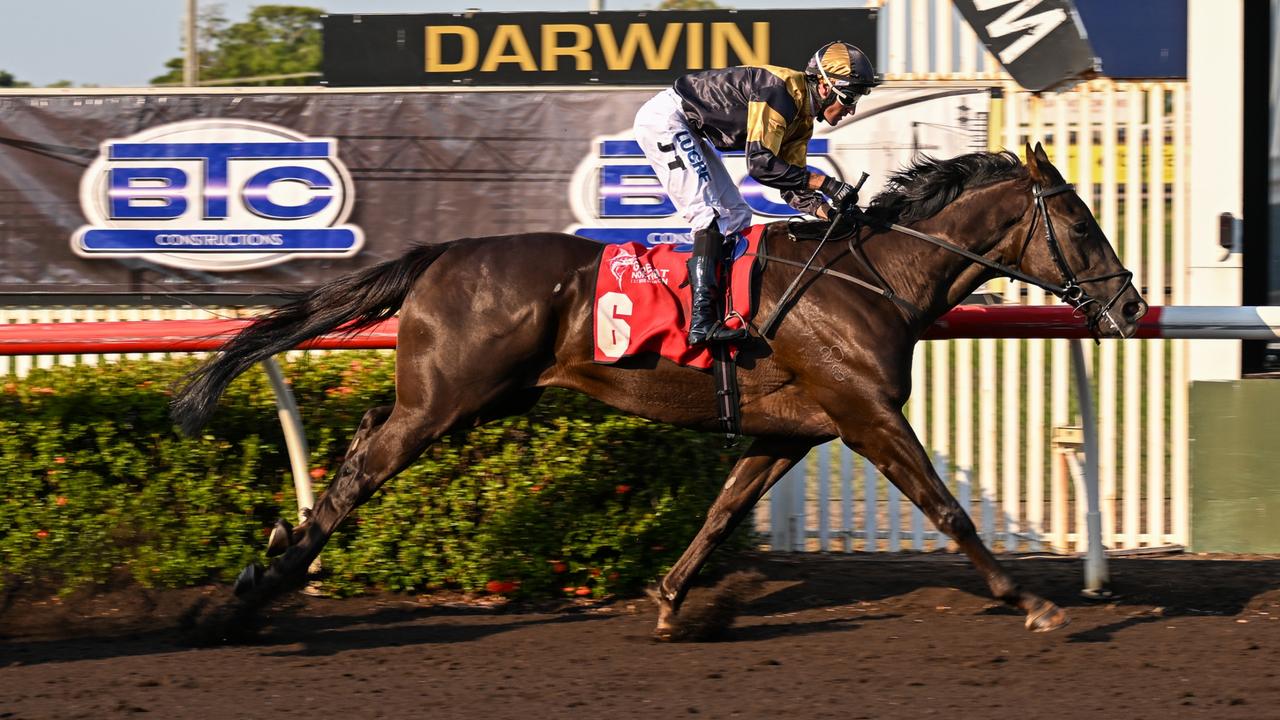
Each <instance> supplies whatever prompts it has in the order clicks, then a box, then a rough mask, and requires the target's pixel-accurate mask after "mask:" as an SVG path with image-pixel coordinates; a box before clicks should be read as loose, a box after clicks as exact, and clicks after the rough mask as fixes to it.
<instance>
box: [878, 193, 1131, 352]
mask: <svg viewBox="0 0 1280 720" xmlns="http://www.w3.org/2000/svg"><path fill="white" fill-rule="evenodd" d="M1075 189H1076V186H1075V185H1072V184H1071V183H1063V184H1062V185H1055V186H1053V187H1051V188H1049V189H1047V190H1041V189H1040V185H1039V184H1035V183H1033V184H1032V185H1031V195H1032V197H1034V198H1035V204H1034V207H1033V209H1032V211H1031V224H1030V225H1028V226H1027V237H1026V240H1025V241H1024V242H1023V246H1022V248H1023V250H1022V252H1023V254H1024V255H1025V254H1026V248H1027V246H1028V245H1029V244H1030V242H1031V238H1032V235H1033V234H1034V233H1035V230H1036V225H1037V224H1039V222H1040V219H1041V218H1042V217H1043V218H1044V238H1045V243H1046V244H1047V245H1048V246H1049V256H1050V257H1052V258H1053V263H1054V265H1057V266H1058V272H1060V273H1061V274H1062V279H1063V283H1062V284H1061V285H1054V284H1053V283H1050V282H1046V281H1044V280H1041V279H1040V278H1037V277H1034V276H1031V275H1028V274H1027V273H1025V272H1023V271H1022V270H1020V269H1019V268H1017V267H1013V266H1010V265H1004V264H1002V263H998V262H996V261H995V260H990V259H988V258H985V257H983V256H982V255H979V254H977V253H975V252H973V251H971V250H968V249H966V248H962V247H960V246H959V245H953V244H951V243H949V242H947V241H946V240H943V239H941V238H936V237H934V236H932V235H927V234H925V233H922V232H920V231H919V230H912V229H911V228H909V227H904V226H902V225H898V224H896V223H888V224H887V227H888V228H889V229H891V230H895V231H897V232H900V233H903V234H905V235H910V236H911V237H914V238H919V239H921V240H924V241H925V242H928V243H932V244H934V245H937V246H938V247H940V248H942V249H944V250H947V251H948V252H952V253H955V254H957V255H961V256H963V257H966V258H968V259H969V260H972V261H973V262H975V263H978V264H979V265H982V266H984V267H987V268H990V269H992V270H995V271H996V272H997V273H999V274H1001V275H1005V276H1007V277H1010V278H1013V279H1014V280H1020V281H1022V282H1024V283H1027V284H1028V285H1035V286H1036V287H1038V288H1041V289H1043V290H1044V291H1045V292H1047V293H1050V294H1052V295H1054V296H1056V297H1058V298H1059V299H1061V300H1062V301H1063V302H1065V303H1066V304H1068V305H1070V306H1071V307H1073V308H1075V310H1076V312H1077V313H1079V315H1080V316H1082V317H1084V318H1085V319H1086V326H1087V327H1088V328H1089V333H1090V334H1091V335H1093V337H1094V339H1095V340H1096V339H1099V338H1100V337H1101V336H1100V335H1099V334H1098V323H1099V322H1101V320H1102V319H1103V318H1105V319H1106V320H1107V322H1108V323H1110V324H1111V327H1112V328H1113V329H1115V331H1116V332H1117V333H1121V334H1123V331H1122V330H1121V328H1120V324H1119V323H1117V322H1116V320H1115V318H1113V317H1112V316H1111V309H1112V308H1113V307H1115V304H1116V302H1117V301H1118V300H1119V299H1120V296H1121V295H1123V294H1124V291H1125V290H1128V289H1129V288H1132V287H1133V273H1132V272H1131V271H1129V270H1117V271H1116V272H1113V273H1107V274H1105V275H1094V276H1092V277H1086V278H1078V277H1076V274H1075V272H1074V271H1072V269H1071V266H1070V265H1068V264H1067V259H1066V256H1065V255H1064V254H1063V252H1062V245H1061V244H1060V243H1059V242H1058V236H1057V233H1055V232H1054V230H1053V221H1052V219H1051V218H1050V217H1049V208H1048V206H1047V205H1046V203H1045V198H1049V197H1053V196H1054V195H1058V194H1060V193H1064V192H1073V191H1075ZM862 219H865V220H867V221H869V224H875V225H881V226H884V225H886V223H884V222H883V221H880V220H876V219H875V218H873V217H871V216H869V215H866V214H865V213H863V214H862ZM1118 277H1123V278H1124V284H1123V285H1121V286H1120V289H1119V290H1117V291H1116V292H1115V294H1114V295H1112V296H1111V298H1110V299H1108V300H1107V301H1106V302H1105V303H1099V301H1098V300H1097V299H1096V298H1094V297H1093V296H1092V295H1090V294H1089V293H1088V291H1086V290H1085V289H1084V285H1085V284H1086V283H1095V282H1102V281H1104V280H1111V279H1113V278H1118ZM1093 304H1098V305H1099V306H1100V307H1099V310H1098V312H1097V314H1096V315H1094V316H1093V317H1092V318H1090V317H1089V316H1088V315H1086V314H1085V308H1087V307H1088V306H1090V305H1093Z"/></svg>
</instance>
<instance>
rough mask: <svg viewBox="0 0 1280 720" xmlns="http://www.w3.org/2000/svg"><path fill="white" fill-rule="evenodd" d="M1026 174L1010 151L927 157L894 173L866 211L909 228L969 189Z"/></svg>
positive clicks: (1020, 162) (1019, 161) (1020, 163)
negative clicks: (943, 157) (939, 158)
mask: <svg viewBox="0 0 1280 720" xmlns="http://www.w3.org/2000/svg"><path fill="white" fill-rule="evenodd" d="M1026 174H1027V169H1026V168H1025V167H1024V166H1023V165H1022V161H1021V160H1019V159H1018V156H1017V155H1015V154H1013V153H1011V152H1009V151H1007V150H1005V151H1002V152H995V153H989V152H977V153H970V154H968V155H960V156H958V157H953V158H950V159H948V160H938V159H937V158H932V157H929V156H928V155H924V156H921V158H920V159H919V160H917V161H916V162H915V164H914V165H912V166H911V167H908V168H903V169H902V170H899V171H898V172H896V173H894V174H893V176H891V177H890V178H889V183H888V185H887V186H886V187H885V189H884V190H883V191H881V192H880V193H879V194H878V195H876V196H875V198H873V199H872V200H871V204H870V205H869V206H868V207H867V212H868V214H870V215H872V216H874V217H877V218H880V219H881V220H884V221H886V222H896V223H901V224H904V225H909V224H911V223H913V222H916V221H919V220H924V219H925V218H929V217H933V216H934V215H936V214H937V213H938V212H939V211H940V210H942V208H944V207H946V206H947V205H949V204H950V203H951V201H952V200H955V199H956V197H957V196H959V195H960V193H962V192H964V191H965V190H967V189H969V188H975V187H981V186H983V185H990V184H991V183H994V182H999V181H1001V180H1009V179H1012V178H1017V177H1025V176H1026Z"/></svg>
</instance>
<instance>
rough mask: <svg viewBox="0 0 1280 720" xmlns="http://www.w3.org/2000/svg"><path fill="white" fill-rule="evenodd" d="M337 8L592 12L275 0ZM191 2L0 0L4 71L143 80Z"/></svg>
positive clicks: (546, 5)
mask: <svg viewBox="0 0 1280 720" xmlns="http://www.w3.org/2000/svg"><path fill="white" fill-rule="evenodd" d="M271 1H272V2H275V3H277V4H287V5H303V6H307V7H319V8H322V9H323V10H325V11H327V12H331V13H379V12H386V13H427V12H463V11H465V10H468V9H478V10H482V11H494V12H512V11H526V12H527V11H531V10H548V11H554V10H559V11H565V10H586V9H588V7H589V0H271ZM659 2H660V0H602V3H601V4H602V5H603V6H604V9H605V10H652V9H653V8H654V7H655V6H656V5H657V4H658V3H659ZM215 3H216V4H221V5H222V6H223V9H224V14H225V15H226V17H227V19H228V20H229V21H231V22H239V21H242V20H244V19H246V18H247V17H248V15H249V9H250V8H252V7H254V6H257V5H264V4H268V2H267V1H266V0H221V1H220V2H218V1H217V0H200V5H201V7H204V6H205V5H213V4H215ZM721 4H722V5H726V6H730V7H734V8H739V9H760V8H770V7H774V8H776V7H780V6H781V7H792V8H794V7H831V6H833V5H836V6H860V5H862V2H857V1H853V0H848V1H845V2H834V3H832V2H829V1H825V2H824V1H823V0H800V1H799V2H797V0H722V2H721ZM186 7H187V3H186V0H0V18H2V19H0V70H6V71H8V72H10V73H13V75H14V76H15V77H16V78H17V79H18V80H21V81H25V82H29V83H31V84H32V85H35V86H37V87H42V86H45V85H49V84H50V83H54V82H58V81H63V80H68V81H70V82H71V83H73V84H75V85H99V86H103V87H137V86H145V85H147V84H148V81H149V80H150V79H151V78H153V77H156V76H157V75H163V74H164V73H165V67H164V64H165V62H166V61H168V60H169V59H170V58H174V57H178V56H179V55H181V54H182V32H183V17H184V14H185V13H186Z"/></svg>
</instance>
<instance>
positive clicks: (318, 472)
mask: <svg viewBox="0 0 1280 720" xmlns="http://www.w3.org/2000/svg"><path fill="white" fill-rule="evenodd" d="M328 472H329V471H328V470H325V469H324V468H322V467H317V468H311V472H310V473H309V474H310V475H311V479H312V480H319V479H320V478H322V477H324V476H325V474H326V473H328Z"/></svg>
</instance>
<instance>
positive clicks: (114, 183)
mask: <svg viewBox="0 0 1280 720" xmlns="http://www.w3.org/2000/svg"><path fill="white" fill-rule="evenodd" d="M352 190H353V185H352V182H351V176H350V174H349V173H348V172H347V169H346V167H345V166H343V164H342V163H341V162H340V161H339V160H338V153H337V141H335V140H333V139H330V138H308V137H305V136H303V135H300V134H298V133H296V132H294V131H292V130H288V129H286V128H282V127H278V126H275V125H268V124H266V123H260V122H252V121H247V120H227V119H218V120H189V121H185V122H179V123H173V124H169V125H161V126H158V127H154V128H149V129H147V130H145V131H143V132H141V133H138V134H137V135H133V136H130V137H127V138H123V139H119V140H108V141H106V142H104V143H103V144H102V151H101V154H100V155H99V156H98V158H97V159H96V160H95V161H94V162H93V164H91V165H90V166H89V168H88V170H86V171H85V174H84V176H83V177H82V178H81V181H80V206H81V209H82V211H83V212H84V215H85V218H86V220H88V224H86V225H85V226H84V227H81V228H80V229H79V230H77V231H76V233H75V235H74V236H73V237H72V240H71V246H72V249H73V250H74V251H75V252H76V254H78V255H81V256H84V257H145V258H147V259H148V260H151V261H154V262H156V263H159V264H162V265H169V266H171V267H181V268H190V269H198V270H214V271H228V270H248V269H251V268H258V267H265V266H268V265H274V264H276V263H279V262H283V261H284V260H287V259H290V258H295V257H349V256H351V255H354V254H356V253H357V252H359V250H360V247H361V246H362V245H363V244H364V236H363V233H362V232H361V231H360V228H358V227H356V226H354V225H347V224H346V221H347V218H348V216H349V215H350V214H351V207H352V204H353V202H354V199H355V198H354V194H353V192H352Z"/></svg>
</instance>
